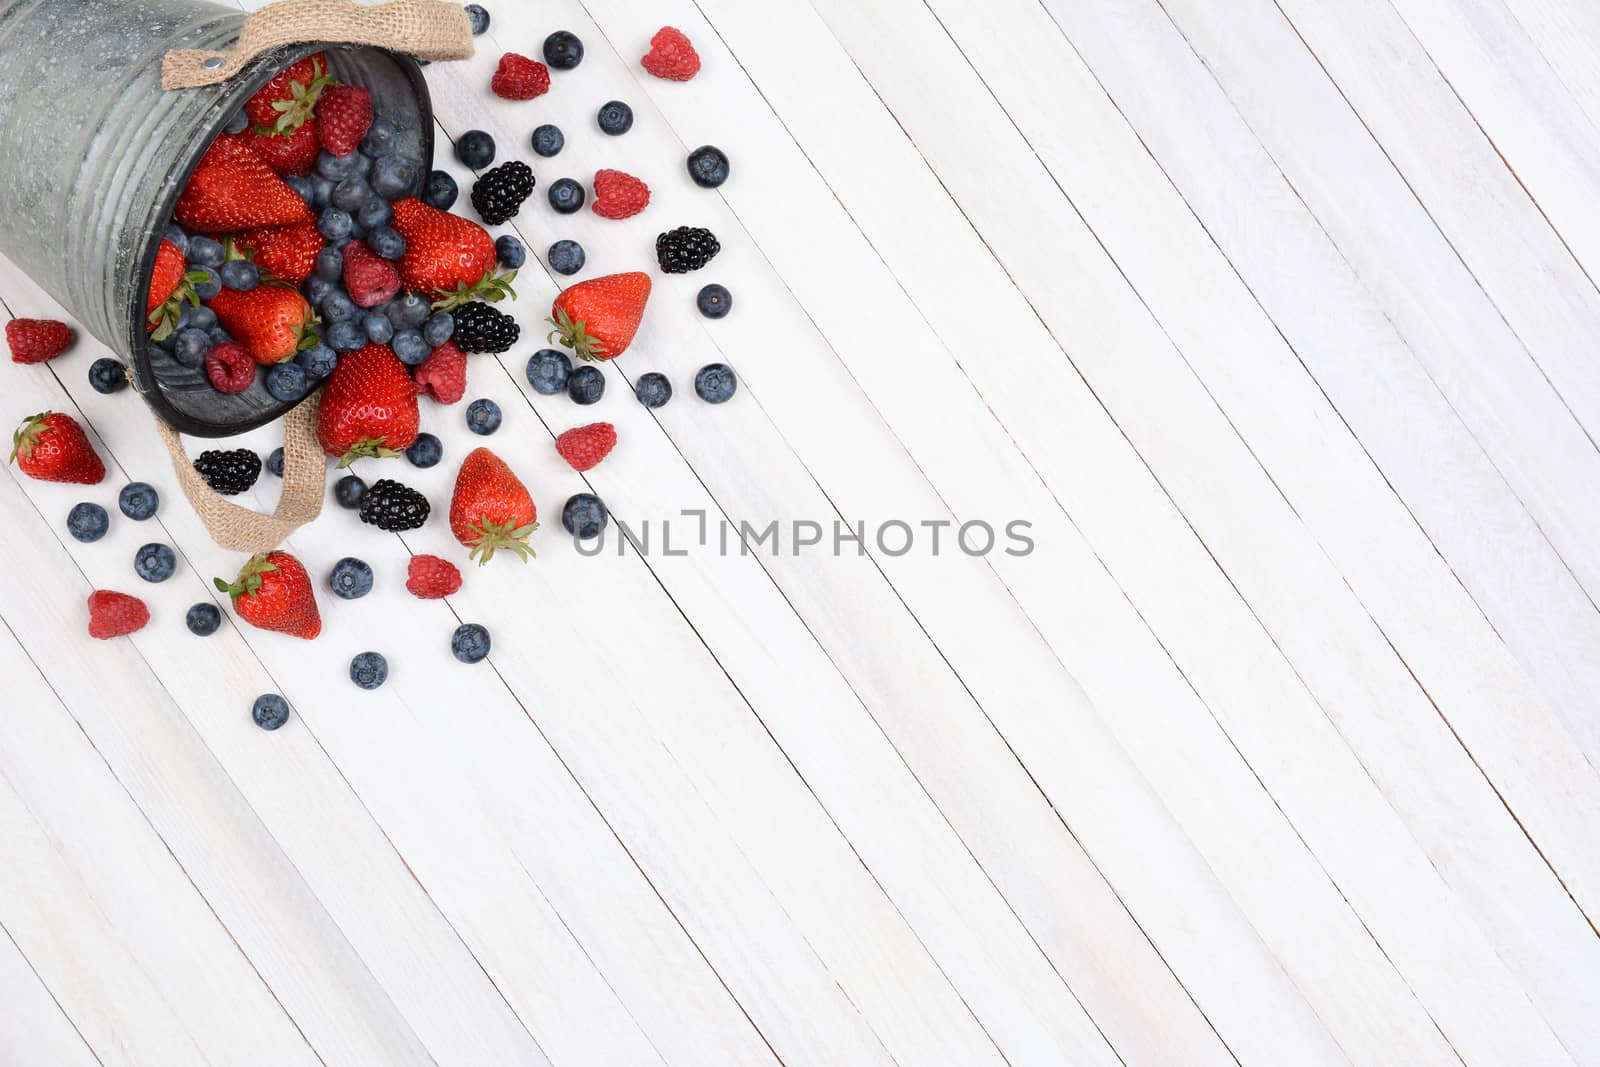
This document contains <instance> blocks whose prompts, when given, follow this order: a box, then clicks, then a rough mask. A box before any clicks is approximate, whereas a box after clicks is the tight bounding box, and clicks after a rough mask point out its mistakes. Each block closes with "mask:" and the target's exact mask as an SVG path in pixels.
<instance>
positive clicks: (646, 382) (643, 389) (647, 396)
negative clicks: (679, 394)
mask: <svg viewBox="0 0 1600 1067" xmlns="http://www.w3.org/2000/svg"><path fill="white" fill-rule="evenodd" d="M633 395H634V396H635V397H637V398H638V400H639V403H641V404H643V405H644V406H645V407H647V408H659V407H662V406H664V405H665V404H666V402H667V401H669V400H671V399H672V383H671V382H669V381H667V376H666V375H665V374H657V373H656V372H655V371H649V372H647V373H645V374H641V375H639V380H638V381H636V382H634V383H633Z"/></svg>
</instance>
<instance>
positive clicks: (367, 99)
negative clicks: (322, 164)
mask: <svg viewBox="0 0 1600 1067" xmlns="http://www.w3.org/2000/svg"><path fill="white" fill-rule="evenodd" d="M371 126H372V94H371V93H369V92H367V91H366V90H365V89H363V88H361V87H360V86H359V85H335V86H333V87H332V88H330V89H328V90H326V91H325V92H323V94H322V102H321V103H320V104H318V105H317V135H318V136H319V137H321V138H322V147H323V148H326V149H327V150H328V151H329V152H331V153H333V154H334V155H336V156H348V155H349V154H350V153H351V152H354V151H355V150H356V148H357V147H358V146H359V145H360V144H361V139H362V138H363V137H365V136H366V135H367V130H368V129H369V128H370V127H371Z"/></svg>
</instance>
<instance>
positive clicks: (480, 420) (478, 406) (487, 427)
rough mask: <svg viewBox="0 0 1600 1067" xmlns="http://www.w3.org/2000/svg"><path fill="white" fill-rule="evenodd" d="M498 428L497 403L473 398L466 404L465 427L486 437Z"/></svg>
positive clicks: (498, 407) (498, 412)
mask: <svg viewBox="0 0 1600 1067" xmlns="http://www.w3.org/2000/svg"><path fill="white" fill-rule="evenodd" d="M499 428H500V405H499V404H496V403H495V402H494V401H493V400H474V401H473V402H472V403H470V404H468V405H467V429H469V430H471V431H472V432H473V433H476V434H482V435H484V436H485V437H487V436H488V435H489V434H492V433H494V432H495V431H496V430H498V429H499Z"/></svg>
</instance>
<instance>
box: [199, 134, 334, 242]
mask: <svg viewBox="0 0 1600 1067" xmlns="http://www.w3.org/2000/svg"><path fill="white" fill-rule="evenodd" d="M173 217H174V218H176V219H177V220H178V221H179V222H180V223H182V224H183V225H185V226H187V227H189V229H191V230H201V231H203V232H205V233H233V232H235V231H237V230H249V229H254V228H256V227H258V226H292V225H294V224H295V223H299V222H309V221H311V209H310V208H308V207H306V202H305V201H304V200H302V199H300V196H299V194H298V193H296V192H295V191H294V190H293V189H291V188H289V187H288V186H287V185H285V184H283V179H282V178H280V177H278V176H277V175H276V174H274V173H272V168H271V167H269V166H267V164H266V163H265V162H263V160H262V159H261V157H260V156H258V155H256V154H255V153H254V152H252V151H251V150H250V149H249V148H246V147H245V146H244V144H243V143H242V142H240V141H239V140H237V139H234V138H231V137H220V138H218V139H217V142H216V143H215V144H213V145H212V146H211V147H210V148H208V149H206V154H205V155H204V156H202V157H201V159H200V163H199V165H198V166H196V167H195V169H194V173H193V174H191V175H190V176H189V184H188V185H187V186H186V187H185V188H184V190H183V195H182V196H180V197H179V198H178V206H177V208H176V209H175V210H174V211H173Z"/></svg>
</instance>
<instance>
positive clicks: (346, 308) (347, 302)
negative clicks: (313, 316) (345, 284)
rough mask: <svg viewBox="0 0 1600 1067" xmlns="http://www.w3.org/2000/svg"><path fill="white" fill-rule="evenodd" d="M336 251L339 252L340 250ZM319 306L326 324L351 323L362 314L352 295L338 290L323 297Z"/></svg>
mask: <svg viewBox="0 0 1600 1067" xmlns="http://www.w3.org/2000/svg"><path fill="white" fill-rule="evenodd" d="M334 251H335V252H337V251H338V249H337V248H336V249H334ZM318 306H319V307H320V308H322V318H323V321H324V322H349V321H351V320H352V319H354V318H355V317H356V316H357V315H360V314H362V311H361V309H360V308H358V307H356V302H355V301H354V300H351V299H350V294H349V293H347V292H345V291H344V290H343V289H338V288H336V289H334V290H333V291H332V292H331V293H329V294H328V295H327V296H325V297H323V298H322V303H321V304H319V305H318Z"/></svg>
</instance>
